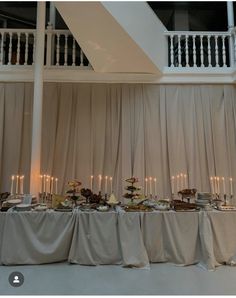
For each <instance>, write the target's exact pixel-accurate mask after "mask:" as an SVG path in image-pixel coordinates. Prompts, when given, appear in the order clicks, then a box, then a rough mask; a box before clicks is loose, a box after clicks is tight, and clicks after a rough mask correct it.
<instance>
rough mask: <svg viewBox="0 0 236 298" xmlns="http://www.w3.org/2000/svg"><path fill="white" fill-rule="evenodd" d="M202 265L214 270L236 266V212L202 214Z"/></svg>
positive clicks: (200, 224)
mask: <svg viewBox="0 0 236 298" xmlns="http://www.w3.org/2000/svg"><path fill="white" fill-rule="evenodd" d="M199 226H200V229H199V230H200V237H201V245H202V260H201V262H202V264H203V266H206V268H207V269H209V270H214V269H215V268H216V267H217V266H219V265H221V264H229V265H235V264H236V212H234V211H226V212H223V211H213V212H202V213H201V214H200V219H199Z"/></svg>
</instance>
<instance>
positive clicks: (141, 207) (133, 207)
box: [124, 205, 153, 212]
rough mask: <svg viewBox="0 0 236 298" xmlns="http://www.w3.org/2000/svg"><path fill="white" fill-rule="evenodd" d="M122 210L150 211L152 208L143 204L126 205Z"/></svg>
mask: <svg viewBox="0 0 236 298" xmlns="http://www.w3.org/2000/svg"><path fill="white" fill-rule="evenodd" d="M124 210H125V211H126V212H150V211H153V208H151V207H149V206H144V205H126V206H125V207H124Z"/></svg>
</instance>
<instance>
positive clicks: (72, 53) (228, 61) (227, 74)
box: [0, 26, 236, 83]
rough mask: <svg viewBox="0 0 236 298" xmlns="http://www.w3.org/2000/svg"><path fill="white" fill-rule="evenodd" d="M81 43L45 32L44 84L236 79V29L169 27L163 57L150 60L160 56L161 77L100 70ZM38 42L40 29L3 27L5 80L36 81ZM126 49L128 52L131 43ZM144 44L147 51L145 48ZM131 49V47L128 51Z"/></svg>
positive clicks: (0, 68) (0, 70)
mask: <svg viewBox="0 0 236 298" xmlns="http://www.w3.org/2000/svg"><path fill="white" fill-rule="evenodd" d="M127 30H128V29H127ZM128 33H129V34H130V32H128ZM158 38H159V39H160V35H159V37H158V36H157V43H158ZM76 39H77V40H78V38H76V37H74V36H73V34H72V33H71V32H70V31H69V30H59V29H52V27H51V26H48V27H47V28H46V30H45V49H44V80H45V81H65V82H144V83H145V82H147V83H234V82H235V80H236V76H235V69H236V68H235V67H236V62H235V61H236V31H235V29H234V28H232V29H230V30H229V31H226V32H222V31H215V32H207V31H168V30H166V28H165V30H162V31H161V42H162V43H163V44H164V45H163V49H164V53H163V52H162V53H161V52H158V51H156V53H154V56H155V55H156V57H154V56H153V55H152V56H151V57H149V58H150V60H152V59H153V61H154V59H155V58H157V60H158V59H159V61H161V62H162V65H161V67H159V70H160V72H159V73H155V71H150V72H148V71H143V72H142V69H141V70H139V71H133V70H131V71H130V72H129V71H125V72H123V73H122V72H121V71H117V72H116V71H106V70H105V71H97V70H96V68H95V67H93V61H89V60H90V59H89V58H87V57H86V53H84V52H83V50H82V47H81V46H80V45H79V43H78V42H77V41H76ZM35 44H36V29H8V28H2V29H0V80H1V81H33V79H34V71H33V70H34V62H35ZM94 44H95V42H94ZM96 46H97V47H98V48H97V49H95V50H97V52H98V51H100V52H101V47H100V48H99V45H96V44H95V46H94V47H96ZM122 46H123V49H122V50H123V51H124V53H125V51H126V48H125V47H126V44H125V43H124V44H123V45H122ZM139 46H140V48H141V50H142V46H141V45H139ZM128 50H129V49H128V47H127V52H128ZM116 51H117V49H116ZM85 52H86V50H85ZM109 54H110V53H109ZM110 56H111V55H110ZM110 56H109V57H108V55H107V57H106V58H107V60H109V59H110V60H111V63H112V59H111V57H110ZM123 56H124V54H123ZM90 57H91V55H90ZM153 57H154V58H153ZM108 58H109V59H108ZM121 62H122V61H121ZM118 63H119V61H118Z"/></svg>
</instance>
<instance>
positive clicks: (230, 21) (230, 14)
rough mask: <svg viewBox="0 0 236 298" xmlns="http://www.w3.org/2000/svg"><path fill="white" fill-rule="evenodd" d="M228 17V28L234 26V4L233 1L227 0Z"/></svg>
mask: <svg viewBox="0 0 236 298" xmlns="http://www.w3.org/2000/svg"><path fill="white" fill-rule="evenodd" d="M227 18H228V29H231V28H233V27H234V4H233V1H227Z"/></svg>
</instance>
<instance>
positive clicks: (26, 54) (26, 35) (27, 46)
mask: <svg viewBox="0 0 236 298" xmlns="http://www.w3.org/2000/svg"><path fill="white" fill-rule="evenodd" d="M28 43H29V33H25V61H24V65H27V64H28V52H29V44H28Z"/></svg>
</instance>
